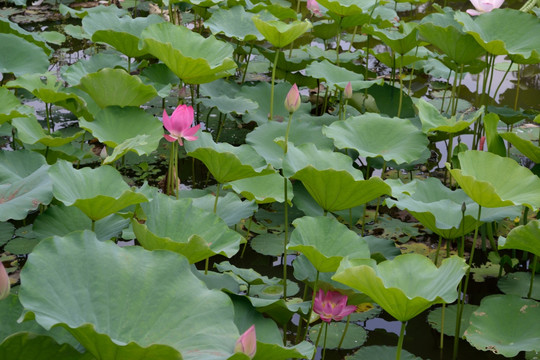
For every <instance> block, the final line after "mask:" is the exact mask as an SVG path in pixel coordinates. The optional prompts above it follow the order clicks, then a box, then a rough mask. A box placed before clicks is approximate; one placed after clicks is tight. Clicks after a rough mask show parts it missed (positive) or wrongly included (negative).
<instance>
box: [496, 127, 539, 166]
mask: <svg viewBox="0 0 540 360" xmlns="http://www.w3.org/2000/svg"><path fill="white" fill-rule="evenodd" d="M499 136H500V137H502V138H503V139H504V140H506V141H508V142H509V143H511V144H512V145H514V147H515V148H516V149H518V150H519V152H521V153H522V154H523V155H525V156H526V157H528V158H529V159H531V161H532V162H534V163H540V147H538V146H537V145H535V144H533V143H532V142H531V141H529V140H526V139H523V138H521V137H520V136H519V135H518V134H516V133H513V132H506V133H501V134H499Z"/></svg>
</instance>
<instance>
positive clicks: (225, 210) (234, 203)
mask: <svg viewBox="0 0 540 360" xmlns="http://www.w3.org/2000/svg"><path fill="white" fill-rule="evenodd" d="M192 192H193V190H192V191H181V192H180V197H182V198H190V196H189V195H190V193H192ZM192 199H193V206H195V207H198V208H200V209H203V210H206V211H208V212H213V211H214V204H215V201H216V197H215V195H214V194H208V195H205V196H201V197H193V198H192ZM256 210H257V205H256V204H255V202H253V201H251V200H249V199H248V200H241V199H240V198H239V197H238V195H236V194H234V193H231V192H229V193H227V194H225V196H220V197H219V199H218V202H217V209H216V214H217V216H219V217H220V218H221V219H222V220H223V221H225V223H226V224H227V226H234V225H236V224H238V223H239V222H240V221H241V220H242V219H245V218H248V217H250V216H251V215H253V212H255V211H256Z"/></svg>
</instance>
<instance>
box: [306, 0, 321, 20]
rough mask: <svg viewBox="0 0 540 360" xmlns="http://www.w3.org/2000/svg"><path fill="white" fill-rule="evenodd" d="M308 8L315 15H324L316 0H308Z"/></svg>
mask: <svg viewBox="0 0 540 360" xmlns="http://www.w3.org/2000/svg"><path fill="white" fill-rule="evenodd" d="M306 7H307V9H308V10H309V11H310V12H311V13H312V14H313V15H315V16H317V17H322V13H321V8H320V7H319V4H318V3H317V1H316V0H307V6H306Z"/></svg>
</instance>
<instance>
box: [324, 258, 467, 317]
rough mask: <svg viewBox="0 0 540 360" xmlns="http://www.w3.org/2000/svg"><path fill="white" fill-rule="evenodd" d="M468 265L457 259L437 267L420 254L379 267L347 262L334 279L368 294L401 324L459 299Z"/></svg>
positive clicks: (390, 261)
mask: <svg viewBox="0 0 540 360" xmlns="http://www.w3.org/2000/svg"><path fill="white" fill-rule="evenodd" d="M466 268H467V265H466V264H465V260H464V259H462V258H459V257H457V256H452V257H450V258H447V259H444V260H443V262H442V265H441V266H440V267H439V268H437V267H436V266H435V265H434V264H433V262H431V260H429V259H428V258H427V257H425V256H422V255H419V254H405V255H400V256H397V257H396V258H394V259H393V260H387V261H383V262H382V263H380V264H378V265H377V264H376V263H375V261H374V260H370V261H366V260H352V261H350V262H349V261H346V260H344V261H343V262H342V263H341V265H340V267H339V269H338V271H337V273H336V275H334V276H332V279H333V280H336V281H339V282H341V283H343V284H345V285H348V286H350V287H352V288H353V289H356V290H358V291H361V292H363V293H364V294H366V295H368V296H369V297H371V298H372V299H373V301H375V302H376V303H377V304H379V305H380V306H381V307H382V308H383V309H384V310H385V311H386V312H388V313H389V314H390V315H392V316H393V317H395V318H396V319H397V320H399V321H408V320H410V319H412V318H413V317H415V316H416V315H418V314H420V313H421V312H422V311H424V310H426V309H428V308H429V307H430V306H432V305H434V304H441V303H451V302H453V301H455V300H456V299H457V296H458V293H457V290H456V287H457V285H458V284H459V282H460V281H461V278H462V277H463V275H465V270H466Z"/></svg>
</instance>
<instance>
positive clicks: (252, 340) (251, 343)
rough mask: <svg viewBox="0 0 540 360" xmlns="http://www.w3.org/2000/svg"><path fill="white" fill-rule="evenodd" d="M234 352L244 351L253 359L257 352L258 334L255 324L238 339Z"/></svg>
mask: <svg viewBox="0 0 540 360" xmlns="http://www.w3.org/2000/svg"><path fill="white" fill-rule="evenodd" d="M234 352H241V353H244V354H246V355H247V356H249V358H250V359H253V357H254V356H255V353H256V352H257V334H256V333H255V325H251V327H250V328H249V329H247V330H246V332H244V333H243V334H242V335H240V337H239V338H238V340H236V345H235V347H234Z"/></svg>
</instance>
